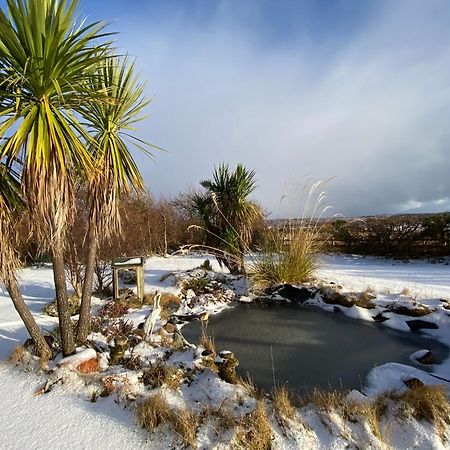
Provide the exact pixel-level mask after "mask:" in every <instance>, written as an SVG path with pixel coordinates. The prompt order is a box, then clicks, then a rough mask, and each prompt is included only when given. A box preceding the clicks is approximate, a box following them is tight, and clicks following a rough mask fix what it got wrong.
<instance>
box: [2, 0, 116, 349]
mask: <svg viewBox="0 0 450 450" xmlns="http://www.w3.org/2000/svg"><path fill="white" fill-rule="evenodd" d="M77 4H78V1H77V0H72V1H71V2H69V1H67V0H7V6H8V14H5V13H4V12H3V10H1V9H0V118H3V120H2V121H1V122H0V138H1V139H3V140H4V145H3V148H2V150H1V153H0V161H1V160H4V158H7V159H8V160H10V161H12V160H15V159H20V160H22V161H23V170H22V173H21V185H22V190H23V192H24V195H25V197H26V200H27V204H28V208H29V212H30V216H31V219H32V223H33V226H34V228H35V232H36V234H37V236H38V238H39V242H40V243H41V244H42V247H43V248H44V249H46V250H48V251H50V253H51V255H52V260H53V272H54V281H55V289H56V299H57V304H58V314H59V324H60V330H61V340H62V348H63V354H64V355H68V354H71V353H73V352H74V351H75V345H74V336H73V330H72V323H71V321H70V314H69V308H68V301H67V287H66V283H65V274H64V240H65V232H66V230H67V225H68V224H70V221H71V211H72V208H73V185H74V179H75V178H76V176H79V175H80V174H81V175H82V176H84V177H86V178H89V177H90V176H91V173H92V171H93V170H94V169H93V162H92V155H91V154H90V152H89V151H87V149H86V147H85V145H84V143H83V141H82V140H81V139H80V134H81V135H83V134H84V131H83V129H82V127H81V126H80V124H79V123H78V122H77V120H76V114H74V113H75V112H76V111H77V110H79V108H80V105H81V104H84V103H86V102H89V101H91V100H92V99H93V98H95V97H97V96H98V93H96V92H93V91H91V90H89V85H87V84H86V82H85V80H86V77H87V76H88V75H89V74H90V73H92V72H94V71H95V68H96V67H97V65H98V64H99V63H100V62H101V61H102V59H104V57H105V52H106V50H107V47H108V43H105V42H100V43H98V39H99V38H102V37H104V36H105V35H104V34H102V30H103V28H104V25H103V24H102V23H93V24H90V25H86V24H85V23H84V22H83V21H82V22H79V21H77V15H76V8H77ZM7 133H10V135H9V136H7Z"/></svg>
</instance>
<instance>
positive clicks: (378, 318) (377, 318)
mask: <svg viewBox="0 0 450 450" xmlns="http://www.w3.org/2000/svg"><path fill="white" fill-rule="evenodd" d="M372 319H373V320H375V322H380V323H382V322H386V320H389V318H388V317H384V316H383V314H382V313H378V314H377V315H376V316H372Z"/></svg>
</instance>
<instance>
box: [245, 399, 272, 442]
mask: <svg viewBox="0 0 450 450" xmlns="http://www.w3.org/2000/svg"><path fill="white" fill-rule="evenodd" d="M236 438H237V443H238V445H239V446H241V447H242V448H245V449H252V450H270V449H271V448H272V441H273V439H274V436H273V432H272V428H271V426H270V422H269V419H268V418H267V412H266V408H265V406H264V403H263V402H262V401H258V403H257V405H256V408H255V410H254V411H253V412H251V413H250V414H247V415H246V416H244V417H243V418H242V420H241V422H240V427H239V430H238V432H237V436H236Z"/></svg>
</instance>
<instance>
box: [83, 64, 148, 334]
mask: <svg viewBox="0 0 450 450" xmlns="http://www.w3.org/2000/svg"><path fill="white" fill-rule="evenodd" d="M88 83H89V89H90V90H92V91H96V92H100V93H102V94H103V95H102V96H101V98H99V100H98V101H94V102H90V103H87V104H85V105H83V106H82V108H81V114H82V115H83V118H84V120H85V121H86V122H87V123H86V126H87V127H88V128H89V131H90V133H91V135H92V140H91V143H90V145H89V146H88V150H89V152H90V153H91V155H92V157H93V159H94V162H95V173H94V175H93V176H92V177H91V178H90V180H89V183H88V185H89V186H88V190H89V225H88V227H89V229H88V242H87V245H88V248H89V250H88V255H87V260H86V268H85V277H84V283H83V292H82V300H81V311H80V320H79V322H78V330H77V340H78V341H79V342H84V341H85V340H86V338H87V336H88V334H89V324H90V309H91V293H92V282H93V276H94V267H95V260H96V255H97V249H98V246H99V243H100V242H101V241H102V239H108V238H109V237H110V236H111V235H112V234H113V233H118V232H120V214H119V203H120V197H121V195H123V194H128V193H130V191H131V190H134V191H137V192H140V191H142V190H143V188H144V184H143V180H142V176H141V174H140V172H139V169H138V167H137V165H136V163H135V161H134V159H133V155H132V153H131V148H132V147H134V148H138V149H140V150H142V151H143V152H144V153H145V154H147V155H150V156H151V153H149V148H150V146H151V144H149V143H147V142H144V141H142V140H141V139H138V138H137V137H136V136H134V135H133V134H132V133H133V131H134V124H135V123H136V122H138V121H140V120H142V119H143V118H144V116H143V114H142V113H143V109H144V107H145V106H146V105H147V104H148V103H149V101H148V100H146V99H145V97H144V86H145V85H144V84H140V83H139V81H138V78H137V77H136V75H135V73H134V64H133V63H129V61H128V59H127V58H118V57H114V56H110V57H109V58H107V59H106V60H105V61H103V62H102V63H101V64H99V65H98V67H97V70H96V72H95V73H93V74H92V75H91V76H90V77H89V78H88ZM105 100H106V101H105ZM152 147H155V146H152ZM155 148H157V147H155Z"/></svg>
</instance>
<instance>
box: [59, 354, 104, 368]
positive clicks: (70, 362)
mask: <svg viewBox="0 0 450 450" xmlns="http://www.w3.org/2000/svg"><path fill="white" fill-rule="evenodd" d="M58 366H59V367H68V368H69V369H72V370H77V371H78V372H81V373H91V372H98V370H99V361H98V358H97V352H96V351H95V350H94V349H93V348H87V349H85V350H82V351H81V352H78V353H76V354H75V355H71V356H68V357H66V358H63V359H62V360H61V361H60V362H59V363H58Z"/></svg>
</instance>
